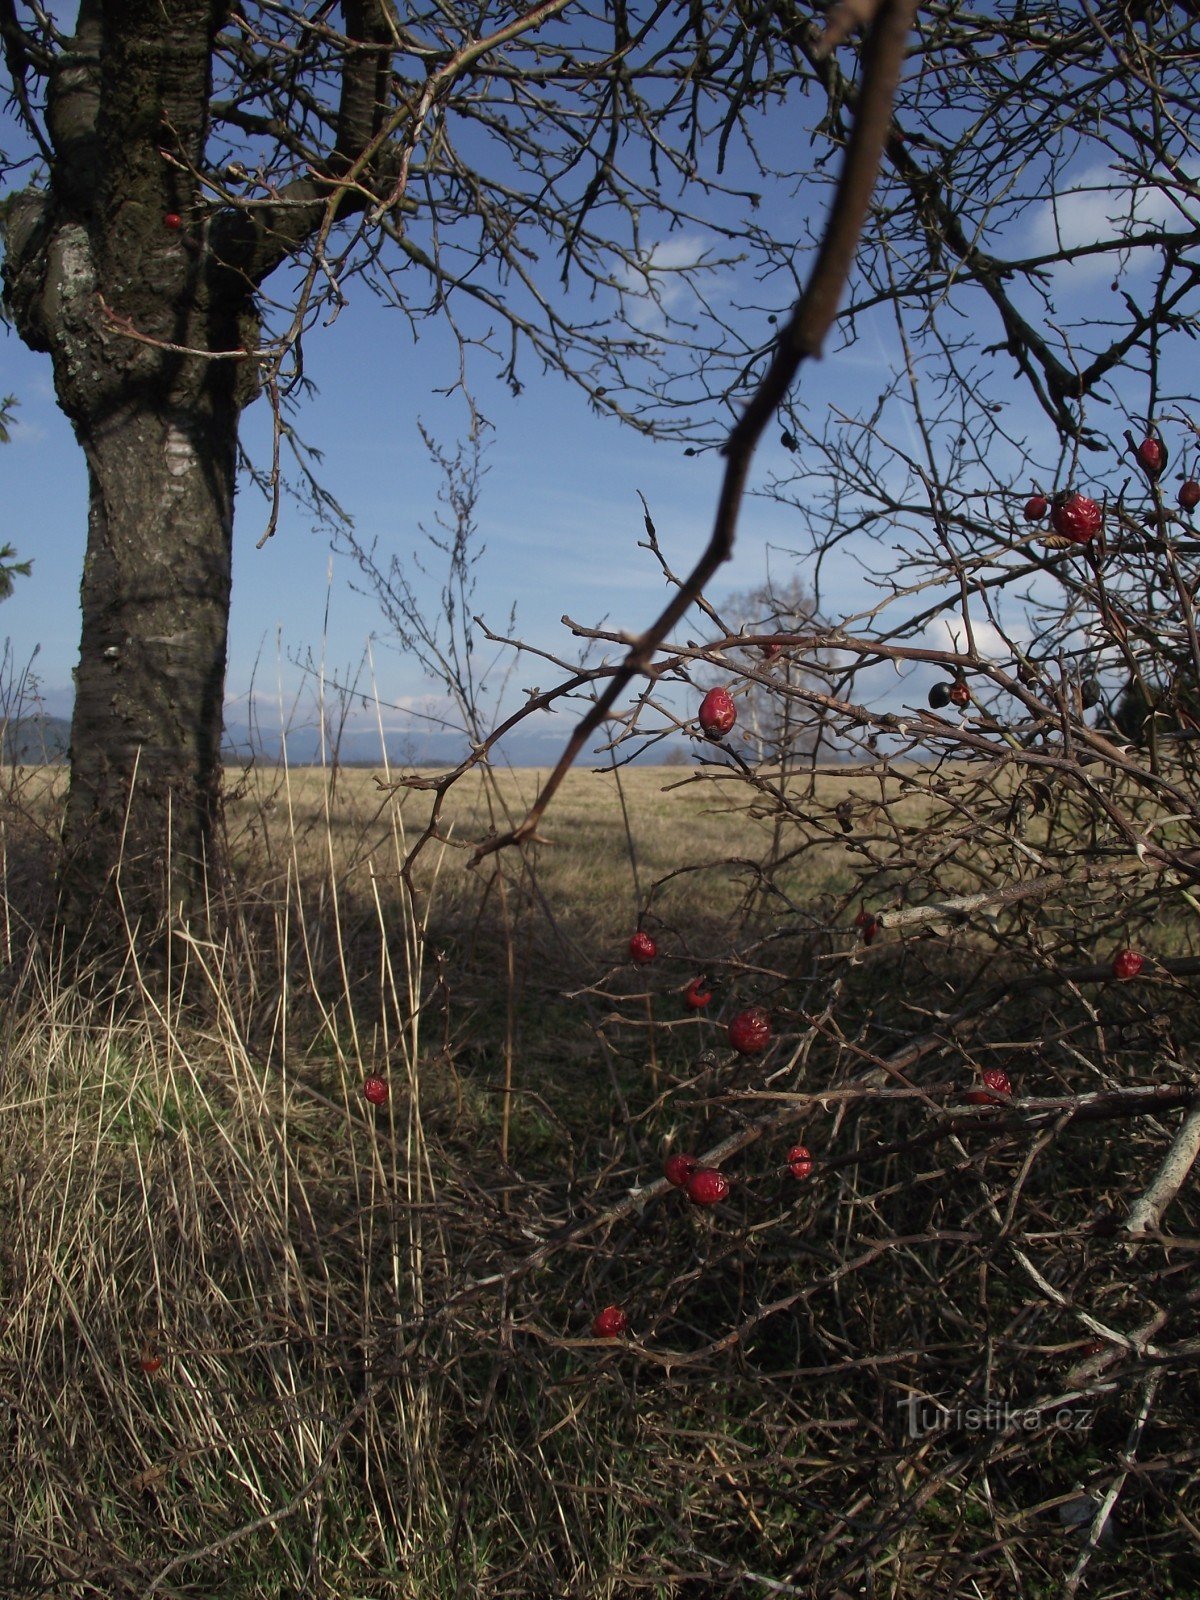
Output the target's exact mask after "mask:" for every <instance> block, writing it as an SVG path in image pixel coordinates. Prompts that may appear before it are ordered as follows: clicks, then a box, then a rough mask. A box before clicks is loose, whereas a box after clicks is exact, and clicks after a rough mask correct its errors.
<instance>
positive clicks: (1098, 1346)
mask: <svg viewBox="0 0 1200 1600" xmlns="http://www.w3.org/2000/svg"><path fill="white" fill-rule="evenodd" d="M1107 1349H1108V1346H1107V1344H1105V1342H1104V1340H1103V1339H1089V1340H1088V1342H1087V1343H1086V1344H1085V1345H1084V1346H1083V1348H1082V1349H1081V1350H1080V1352H1079V1354H1080V1355H1081V1356H1098V1355H1100V1354H1101V1353H1102V1352H1103V1351H1105V1350H1107Z"/></svg>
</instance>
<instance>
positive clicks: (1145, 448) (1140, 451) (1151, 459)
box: [1137, 435, 1167, 478]
mask: <svg viewBox="0 0 1200 1600" xmlns="http://www.w3.org/2000/svg"><path fill="white" fill-rule="evenodd" d="M1137 458H1138V460H1139V462H1140V463H1141V465H1142V467H1143V469H1144V470H1145V472H1146V474H1147V476H1148V477H1151V478H1157V477H1158V475H1159V473H1160V472H1161V471H1162V470H1163V468H1164V467H1165V466H1166V464H1167V447H1166V445H1165V444H1164V443H1163V442H1162V440H1161V439H1155V438H1153V437H1151V436H1149V435H1148V436H1147V437H1146V438H1145V439H1143V440H1142V442H1141V444H1140V445H1138V447H1137Z"/></svg>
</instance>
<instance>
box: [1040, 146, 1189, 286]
mask: <svg viewBox="0 0 1200 1600" xmlns="http://www.w3.org/2000/svg"><path fill="white" fill-rule="evenodd" d="M1181 220H1182V219H1181V216H1180V212H1179V209H1178V207H1177V206H1176V205H1175V203H1174V201H1173V200H1172V198H1171V196H1170V194H1168V193H1167V192H1166V191H1165V190H1163V189H1161V188H1158V187H1156V186H1154V185H1149V184H1138V185H1136V186H1135V187H1133V188H1132V189H1131V188H1130V183H1129V179H1128V178H1127V177H1125V176H1124V175H1123V174H1121V173H1118V172H1116V171H1114V169H1113V168H1112V167H1108V166H1101V167H1092V168H1090V169H1089V170H1088V171H1086V172H1084V173H1081V174H1080V176H1079V178H1078V180H1077V181H1076V182H1075V183H1074V184H1072V186H1071V187H1070V188H1069V189H1066V190H1065V191H1063V192H1062V193H1060V194H1058V195H1056V196H1054V197H1053V198H1051V199H1047V200H1046V201H1045V202H1044V203H1043V204H1042V205H1041V206H1039V207H1038V208H1037V210H1036V211H1034V213H1033V216H1032V219H1031V222H1030V246H1031V249H1032V252H1033V253H1034V254H1037V255H1049V254H1051V253H1053V252H1055V251H1059V250H1077V249H1079V248H1080V247H1081V246H1085V245H1093V244H1098V243H1101V242H1103V241H1104V240H1112V239H1119V238H1123V237H1128V236H1131V235H1134V234H1137V233H1141V232H1144V231H1145V230H1146V229H1148V228H1159V227H1170V226H1172V225H1178V224H1179V223H1180V222H1181ZM1115 267H1116V257H1115V256H1114V254H1113V253H1112V252H1111V251H1104V252H1102V253H1100V254H1097V255H1090V256H1082V257H1078V258H1076V259H1074V260H1072V261H1068V262H1063V263H1062V264H1061V265H1060V266H1059V267H1057V268H1056V269H1055V270H1056V272H1057V273H1067V272H1069V273H1070V274H1071V277H1072V280H1073V281H1076V282H1077V281H1079V280H1080V279H1081V278H1091V279H1102V278H1105V277H1111V276H1112V275H1113V272H1114V270H1115Z"/></svg>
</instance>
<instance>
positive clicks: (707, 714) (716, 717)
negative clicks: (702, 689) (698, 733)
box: [700, 689, 737, 739]
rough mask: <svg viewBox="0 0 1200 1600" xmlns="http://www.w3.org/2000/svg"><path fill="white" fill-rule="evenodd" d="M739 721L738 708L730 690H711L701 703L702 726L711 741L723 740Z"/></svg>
mask: <svg viewBox="0 0 1200 1600" xmlns="http://www.w3.org/2000/svg"><path fill="white" fill-rule="evenodd" d="M736 721H737V707H736V706H735V705H734V703H733V696H732V695H731V694H730V692H729V690H728V689H710V690H709V691H708V693H707V694H706V695H705V696H704V699H703V700H701V702H700V726H701V727H702V728H703V729H704V731H705V733H706V734H707V735H708V737H709V738H710V739H721V738H723V737H724V736H725V734H727V733H728V732H729V730H730V728H732V727H733V725H734V723H735V722H736Z"/></svg>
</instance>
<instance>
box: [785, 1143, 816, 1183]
mask: <svg viewBox="0 0 1200 1600" xmlns="http://www.w3.org/2000/svg"><path fill="white" fill-rule="evenodd" d="M787 1164H788V1166H789V1167H790V1168H791V1172H792V1177H793V1178H799V1179H804V1178H807V1177H809V1176H810V1175H811V1173H812V1169H813V1164H812V1152H811V1151H810V1150H809V1148H808V1146H807V1145H806V1144H794V1145H793V1146H792V1148H791V1149H790V1150H789V1151H788V1153H787Z"/></svg>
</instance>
